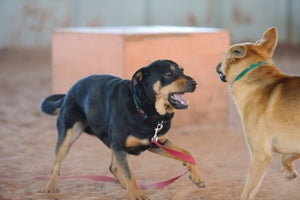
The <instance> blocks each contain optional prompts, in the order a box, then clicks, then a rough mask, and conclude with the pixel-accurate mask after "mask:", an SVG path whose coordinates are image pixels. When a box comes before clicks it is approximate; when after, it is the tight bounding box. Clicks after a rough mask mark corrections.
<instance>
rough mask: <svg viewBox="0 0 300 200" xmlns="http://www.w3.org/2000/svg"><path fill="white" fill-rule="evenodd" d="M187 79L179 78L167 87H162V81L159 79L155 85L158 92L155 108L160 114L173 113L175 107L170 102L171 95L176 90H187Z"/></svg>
mask: <svg viewBox="0 0 300 200" xmlns="http://www.w3.org/2000/svg"><path fill="white" fill-rule="evenodd" d="M185 87H186V79H185V78H179V79H177V80H176V81H174V82H173V83H172V84H170V85H167V86H165V87H161V83H160V81H157V82H156V83H154V85H153V90H154V91H155V93H156V102H155V109H156V111H157V112H158V113H159V114H160V115H165V114H166V113H173V112H174V110H175V109H174V108H173V107H172V105H171V104H170V103H169V100H168V98H169V95H170V94H171V93H176V92H185Z"/></svg>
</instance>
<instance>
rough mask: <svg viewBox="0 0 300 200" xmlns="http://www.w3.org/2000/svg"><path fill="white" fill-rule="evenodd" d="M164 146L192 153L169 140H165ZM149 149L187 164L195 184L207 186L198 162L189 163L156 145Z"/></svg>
mask: <svg viewBox="0 0 300 200" xmlns="http://www.w3.org/2000/svg"><path fill="white" fill-rule="evenodd" d="M163 146H165V147H167V148H169V149H172V150H175V151H178V152H181V153H184V154H187V155H191V154H190V153H189V152H188V151H187V150H185V149H183V148H181V147H178V146H177V145H175V144H173V143H172V142H170V141H169V140H165V142H164V143H163ZM148 150H149V151H151V152H153V153H156V154H159V155H161V156H165V157H168V158H172V159H175V160H179V161H181V162H182V163H183V165H184V166H186V168H187V170H188V171H189V173H190V175H189V177H190V179H191V181H192V182H193V183H194V184H195V185H197V186H198V187H205V185H204V181H203V180H202V178H201V176H200V173H199V171H198V168H197V166H196V164H193V163H189V162H187V161H185V160H182V159H181V158H179V157H176V156H174V155H172V154H170V153H168V152H166V151H165V150H163V149H161V148H158V147H156V146H153V147H151V148H149V149H148Z"/></svg>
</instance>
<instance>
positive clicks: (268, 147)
mask: <svg viewBox="0 0 300 200" xmlns="http://www.w3.org/2000/svg"><path fill="white" fill-rule="evenodd" d="M277 38H278V36H277V30H276V28H270V29H269V30H267V31H266V32H265V34H264V35H263V37H262V38H261V39H260V40H258V41H257V42H256V43H242V44H235V45H232V46H230V47H229V48H228V49H227V50H226V52H225V54H224V59H223V61H222V62H221V63H220V64H219V65H218V66H217V72H218V74H219V75H220V78H221V79H222V80H223V81H225V82H226V81H227V82H228V83H229V84H230V92H231V94H232V96H233V98H234V101H235V103H236V105H237V107H238V110H239V114H240V116H241V119H242V122H243V127H244V131H245V136H246V139H247V142H248V147H249V150H250V154H251V166H250V169H249V172H248V178H247V182H246V185H245V187H244V191H243V194H242V197H241V199H243V200H249V199H254V197H255V195H256V193H257V191H258V189H259V186H260V184H261V182H262V180H263V177H264V175H265V173H266V172H267V170H268V168H269V166H270V164H271V160H272V151H275V152H277V153H281V154H282V159H281V161H282V166H283V172H284V174H285V177H286V178H287V179H289V180H291V179H294V178H296V176H297V172H296V170H295V168H294V161H295V160H296V159H297V158H300V77H296V76H289V75H286V74H283V73H282V72H281V71H280V70H279V69H278V68H277V67H276V66H275V65H274V63H273V60H272V56H273V53H274V51H275V48H276V45H277Z"/></svg>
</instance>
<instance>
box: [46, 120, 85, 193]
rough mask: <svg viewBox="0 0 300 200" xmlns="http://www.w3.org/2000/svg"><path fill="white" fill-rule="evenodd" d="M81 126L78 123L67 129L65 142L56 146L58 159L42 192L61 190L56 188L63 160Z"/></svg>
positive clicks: (77, 135)
mask: <svg viewBox="0 0 300 200" xmlns="http://www.w3.org/2000/svg"><path fill="white" fill-rule="evenodd" d="M81 131H82V130H81V127H80V126H78V124H77V123H76V124H74V126H73V128H70V129H68V130H67V133H66V136H65V138H64V140H63V142H62V143H61V144H60V145H59V146H58V147H57V148H56V159H55V163H54V166H53V168H52V171H51V176H50V178H49V181H48V183H47V185H46V187H45V188H44V189H42V190H41V191H40V192H44V193H57V192H59V190H58V189H56V179H57V177H58V175H59V170H60V167H61V164H62V161H63V160H64V158H65V157H66V155H67V154H68V153H69V150H70V148H71V146H72V144H73V143H74V142H75V141H76V139H77V138H78V137H79V135H80V134H81Z"/></svg>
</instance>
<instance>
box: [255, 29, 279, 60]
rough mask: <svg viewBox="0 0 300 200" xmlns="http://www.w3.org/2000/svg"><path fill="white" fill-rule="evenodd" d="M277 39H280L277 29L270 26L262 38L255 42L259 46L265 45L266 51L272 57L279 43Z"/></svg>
mask: <svg viewBox="0 0 300 200" xmlns="http://www.w3.org/2000/svg"><path fill="white" fill-rule="evenodd" d="M277 40H278V35H277V29H276V28H274V27H272V28H269V29H268V30H267V31H266V32H265V33H264V35H263V37H262V39H261V40H259V41H257V42H256V43H255V44H256V45H257V46H261V47H263V48H264V49H265V51H266V53H268V55H269V56H270V57H272V56H273V53H274V50H275V48H276V45H277Z"/></svg>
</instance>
